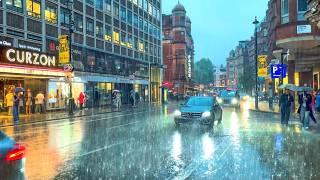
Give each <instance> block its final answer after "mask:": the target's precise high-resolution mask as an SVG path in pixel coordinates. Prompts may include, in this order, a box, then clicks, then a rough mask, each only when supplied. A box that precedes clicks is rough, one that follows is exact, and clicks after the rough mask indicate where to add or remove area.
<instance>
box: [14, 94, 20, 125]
mask: <svg viewBox="0 0 320 180" xmlns="http://www.w3.org/2000/svg"><path fill="white" fill-rule="evenodd" d="M19 105H20V97H19V93H18V92H15V93H14V96H13V121H14V122H15V123H16V122H19Z"/></svg>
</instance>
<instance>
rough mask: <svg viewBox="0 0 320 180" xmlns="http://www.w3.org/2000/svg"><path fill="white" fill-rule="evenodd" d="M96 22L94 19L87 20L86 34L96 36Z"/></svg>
mask: <svg viewBox="0 0 320 180" xmlns="http://www.w3.org/2000/svg"><path fill="white" fill-rule="evenodd" d="M93 24H94V22H93V20H92V19H88V18H87V23H86V32H87V34H89V35H92V36H93V35H94V25H93Z"/></svg>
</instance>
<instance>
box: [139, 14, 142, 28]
mask: <svg viewBox="0 0 320 180" xmlns="http://www.w3.org/2000/svg"><path fill="white" fill-rule="evenodd" d="M139 29H140V30H143V19H142V17H139Z"/></svg>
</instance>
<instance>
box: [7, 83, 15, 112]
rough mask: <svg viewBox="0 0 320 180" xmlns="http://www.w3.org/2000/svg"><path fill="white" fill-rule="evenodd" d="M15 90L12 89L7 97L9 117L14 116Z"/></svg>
mask: <svg viewBox="0 0 320 180" xmlns="http://www.w3.org/2000/svg"><path fill="white" fill-rule="evenodd" d="M13 93H14V90H13V89H11V90H10V91H9V93H8V94H7V95H6V105H7V107H8V116H11V115H12V108H13V96H14V94H13Z"/></svg>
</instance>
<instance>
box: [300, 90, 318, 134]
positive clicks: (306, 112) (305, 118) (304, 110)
mask: <svg viewBox="0 0 320 180" xmlns="http://www.w3.org/2000/svg"><path fill="white" fill-rule="evenodd" d="M299 104H300V106H299V110H298V113H299V114H300V121H301V123H302V124H303V127H304V128H305V129H306V130H307V129H309V123H310V119H309V118H311V119H312V120H313V121H314V122H315V123H316V122H317V121H316V119H315V117H314V115H313V110H312V96H311V94H309V93H307V92H303V93H301V94H299Z"/></svg>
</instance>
